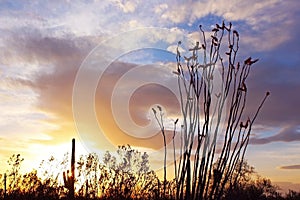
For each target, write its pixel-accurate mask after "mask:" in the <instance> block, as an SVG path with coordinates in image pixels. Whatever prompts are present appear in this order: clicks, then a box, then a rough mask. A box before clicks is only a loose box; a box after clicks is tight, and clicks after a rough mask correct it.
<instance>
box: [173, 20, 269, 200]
mask: <svg viewBox="0 0 300 200" xmlns="http://www.w3.org/2000/svg"><path fill="white" fill-rule="evenodd" d="M200 35H202V36H201V38H200V39H201V40H202V41H200V42H196V45H195V46H194V47H193V48H191V49H189V51H190V52H191V56H183V58H184V62H183V61H182V57H181V54H180V52H179V48H177V57H176V59H177V70H176V71H174V74H176V75H177V78H178V88H179V92H180V102H181V113H182V126H181V127H182V130H181V133H180V134H181V138H182V144H183V145H182V147H181V149H180V152H181V153H180V158H179V165H178V166H177V163H174V165H175V169H176V170H177V173H175V175H176V177H175V180H176V182H177V191H176V199H210V200H212V199H220V198H221V196H222V195H223V191H224V189H225V187H226V185H228V184H229V185H234V184H236V183H237V181H238V180H237V179H238V176H236V175H234V173H233V172H234V171H237V172H239V171H240V168H239V165H238V164H239V163H240V162H241V163H242V162H243V159H244V155H245V151H246V149H247V145H248V143H249V137H250V132H251V129H252V125H253V123H254V121H255V119H256V117H257V115H258V112H259V111H260V109H261V107H262V106H263V104H264V102H265V100H266V98H267V96H269V94H270V93H269V92H267V93H266V95H265V97H264V98H263V100H262V102H261V104H260V105H259V107H258V109H257V110H256V112H254V115H253V116H252V117H251V116H245V114H244V110H245V108H246V99H247V94H248V90H247V86H246V82H247V78H248V75H249V73H250V69H251V68H252V67H251V66H252V64H254V63H256V62H257V61H258V59H255V60H252V58H251V57H249V58H248V59H246V60H244V62H242V63H240V62H237V52H238V49H239V33H238V32H237V31H236V30H234V29H232V24H231V23H230V24H229V25H228V26H226V25H225V23H224V22H223V24H222V25H218V24H216V27H215V28H213V30H212V35H211V37H210V39H207V38H206V36H207V34H206V33H205V32H204V31H203V29H202V27H201V26H200ZM224 38H225V39H226V38H227V42H225V43H224V42H223V39H224ZM201 43H202V44H201ZM179 45H181V42H178V47H179ZM225 50H227V51H226V52H225ZM184 63H185V64H184ZM218 75H219V76H218ZM218 77H219V79H218ZM218 80H219V84H218ZM225 109H227V110H228V111H227V112H225ZM222 119H223V121H222ZM221 126H224V128H223V129H222V127H221ZM218 138H220V140H218Z"/></svg>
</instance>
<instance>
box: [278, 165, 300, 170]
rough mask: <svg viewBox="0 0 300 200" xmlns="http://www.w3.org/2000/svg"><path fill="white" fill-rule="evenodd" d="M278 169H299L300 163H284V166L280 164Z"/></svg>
mask: <svg viewBox="0 0 300 200" xmlns="http://www.w3.org/2000/svg"><path fill="white" fill-rule="evenodd" d="M279 169H296V170H298V169H300V165H286V166H281V167H280V168H279Z"/></svg>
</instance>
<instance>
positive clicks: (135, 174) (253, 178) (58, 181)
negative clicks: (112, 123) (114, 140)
mask: <svg viewBox="0 0 300 200" xmlns="http://www.w3.org/2000/svg"><path fill="white" fill-rule="evenodd" d="M68 157H69V156H68V154H66V155H65V156H64V158H63V160H61V161H59V160H57V159H56V158H54V157H53V156H51V157H50V158H49V159H48V160H44V161H42V163H41V165H40V167H39V169H37V170H36V169H34V170H32V171H31V172H29V173H26V174H21V173H20V167H21V164H22V162H23V160H24V159H23V158H22V157H21V155H20V154H17V155H12V156H11V157H10V158H9V160H8V164H9V165H10V169H9V170H8V171H7V172H6V173H5V174H6V177H5V176H4V174H2V175H1V180H3V181H1V184H0V187H1V189H0V195H1V199H68V192H69V191H68V189H67V188H68V187H67V186H66V185H65V183H64V182H63V181H62V179H63V172H64V171H66V169H68V167H69V166H68V164H69V159H68ZM148 158H149V157H148V155H147V153H141V152H139V151H137V150H134V149H132V148H131V147H130V146H129V145H128V146H120V147H119V148H118V149H117V151H116V152H115V153H110V152H108V151H107V152H106V153H105V155H104V156H103V158H102V161H101V160H100V158H99V156H98V155H97V154H95V153H90V154H88V155H83V156H80V158H79V159H78V160H77V162H76V169H75V172H76V173H75V174H76V176H75V199H122V200H124V199H175V198H176V188H177V187H176V182H175V180H168V181H167V183H166V188H164V185H163V184H162V180H160V179H159V177H158V176H157V175H156V173H155V172H154V171H153V170H151V168H150V164H149V159H148ZM241 169H242V170H241V171H240V173H239V181H238V182H237V183H236V185H227V186H226V189H225V190H224V194H223V195H222V197H221V199H224V200H230V199H241V200H243V199H245V200H252V199H253V200H267V199H286V200H292V199H293V200H296V199H300V193H299V192H295V191H289V192H288V193H287V194H284V195H283V194H281V193H279V192H278V190H279V188H278V187H277V186H274V185H273V184H272V183H271V181H270V180H269V179H265V178H261V177H259V176H257V175H256V173H255V172H254V169H253V167H250V166H249V165H248V164H247V163H245V162H243V163H242V164H241ZM4 181H5V182H6V184H5V183H4ZM5 185H6V188H5ZM164 190H166V191H164ZM212 199H213V198H212Z"/></svg>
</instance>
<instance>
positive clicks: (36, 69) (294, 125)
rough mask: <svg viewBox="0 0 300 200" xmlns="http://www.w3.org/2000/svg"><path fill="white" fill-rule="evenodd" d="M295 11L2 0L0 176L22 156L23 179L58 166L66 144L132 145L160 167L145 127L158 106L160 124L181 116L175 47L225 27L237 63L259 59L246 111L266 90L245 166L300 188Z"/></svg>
mask: <svg viewBox="0 0 300 200" xmlns="http://www.w3.org/2000/svg"><path fill="white" fill-rule="evenodd" d="M299 6H300V2H299V1H297V0H285V1H284V0H265V1H260V0H253V1H247V0H234V1H229V0H228V1H227V0H212V1H202V0H201V1H184V0H182V1H179V0H167V1H160V0H154V1H143V0H132V1H123V0H84V1H77V0H64V1H62V0H52V1H35V0H33V1H22V0H19V1H9V0H1V1H0V36H1V37H0V47H1V48H0V110H1V112H0V166H1V169H0V173H3V172H4V171H5V169H4V168H2V166H7V164H6V160H8V158H9V156H10V155H12V154H14V153H21V155H22V156H23V157H24V158H25V163H24V164H25V166H26V170H27V171H29V170H31V169H32V168H33V167H36V166H38V164H39V163H40V161H41V160H42V159H47V158H48V157H49V156H50V155H55V156H59V155H61V156H62V155H63V154H64V153H65V152H67V151H69V149H70V146H71V138H73V137H74V138H76V139H77V141H78V154H80V153H85V152H89V151H99V152H103V151H105V150H113V148H114V147H115V146H116V145H120V144H127V143H129V144H131V145H132V146H134V147H137V148H140V149H141V150H147V151H149V154H150V155H152V160H153V162H160V161H162V159H161V157H157V156H158V155H160V156H161V155H162V154H161V152H160V150H159V149H160V147H161V145H162V143H161V142H162V141H161V135H160V134H157V129H155V126H154V129H153V127H152V126H150V125H149V124H148V123H149V122H150V124H151V123H155V121H154V119H153V115H151V114H152V113H151V107H152V106H154V105H157V104H160V105H163V107H164V109H166V112H168V116H171V117H172V116H173V117H174V116H175V117H176V115H177V114H178V113H179V108H178V106H179V104H178V101H176V97H175V96H174V94H173V93H172V92H171V91H170V90H168V89H171V90H172V86H171V85H172V83H173V82H172V81H174V80H175V82H174V83H176V77H175V76H174V74H172V70H174V69H175V64H174V62H175V61H176V59H175V54H173V53H174V50H175V47H176V44H177V42H178V41H179V40H182V41H183V42H184V41H186V43H185V44H184V45H185V46H184V45H183V49H182V50H183V51H184V47H186V48H188V47H189V45H191V43H189V42H191V41H194V40H197V36H198V34H199V28H198V27H199V25H200V24H202V25H203V27H204V29H205V30H206V31H210V30H211V29H212V28H213V26H214V25H215V24H216V23H222V21H223V20H225V22H226V23H228V22H232V24H233V27H234V28H235V29H237V30H238V31H239V33H240V50H239V58H240V59H241V60H243V59H245V58H247V57H248V56H251V57H253V58H259V62H258V63H255V65H254V66H253V69H252V71H251V75H250V77H249V80H248V82H247V83H248V88H249V99H248V110H250V111H251V110H252V111H254V110H255V107H256V106H257V105H258V104H259V102H260V100H261V98H262V97H263V96H264V94H265V92H266V91H270V92H271V96H270V98H269V99H268V100H267V102H266V104H265V106H264V107H263V110H262V112H261V113H260V114H259V116H258V118H257V121H256V123H255V126H254V129H253V132H252V136H251V137H252V138H251V141H250V145H249V148H248V151H247V154H246V159H247V160H248V163H249V164H250V165H252V166H254V167H255V169H256V171H257V172H258V173H259V174H261V175H262V176H266V177H268V178H270V179H271V180H272V181H274V182H277V183H280V184H281V185H289V186H290V187H293V188H295V189H297V188H298V190H300V79H299V76H300V68H299V66H298V65H299V63H300V56H299V55H300V47H299V44H300V41H299V35H300V28H299V27H300V12H299ZM151 27H152V28H151ZM153 27H155V28H153ZM106 67H107V70H106V71H105V72H104V70H105V69H106ZM159 85H164V87H162V86H159ZM135 89H136V90H135ZM143 90H144V91H147V92H143ZM127 112H128V113H127ZM126 119H130V120H129V121H128V120H126ZM132 122H134V123H132ZM167 126H168V125H167ZM125 133H126V134H125ZM150 133H151V134H150ZM161 164H162V162H161ZM26 170H25V171H26ZM297 184H298V185H297Z"/></svg>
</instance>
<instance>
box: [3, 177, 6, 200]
mask: <svg viewBox="0 0 300 200" xmlns="http://www.w3.org/2000/svg"><path fill="white" fill-rule="evenodd" d="M3 184H4V199H5V198H6V173H4V177H3Z"/></svg>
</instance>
